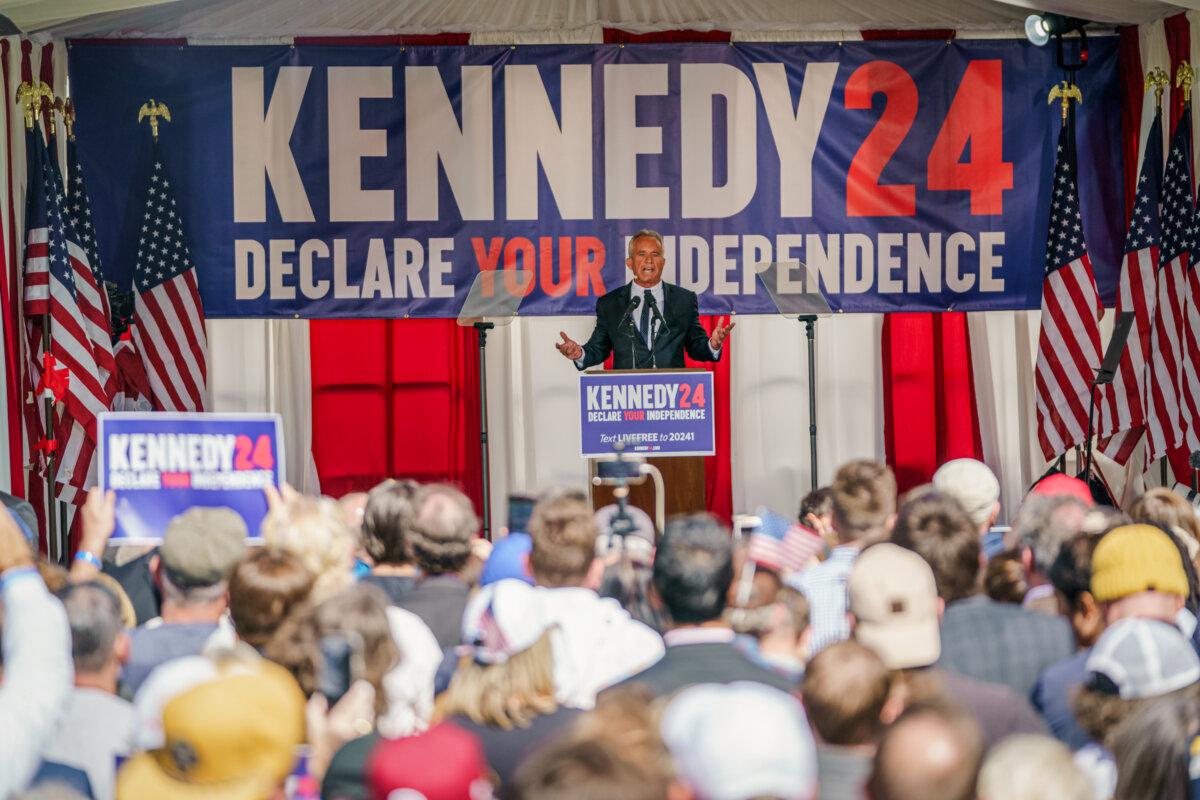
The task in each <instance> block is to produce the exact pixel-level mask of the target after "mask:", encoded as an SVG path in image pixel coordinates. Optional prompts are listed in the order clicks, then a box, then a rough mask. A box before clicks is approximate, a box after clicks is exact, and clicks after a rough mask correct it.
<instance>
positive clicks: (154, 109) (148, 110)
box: [138, 97, 171, 142]
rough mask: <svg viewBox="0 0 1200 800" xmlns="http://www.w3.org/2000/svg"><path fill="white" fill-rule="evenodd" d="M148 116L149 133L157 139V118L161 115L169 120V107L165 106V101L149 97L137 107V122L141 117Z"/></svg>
mask: <svg viewBox="0 0 1200 800" xmlns="http://www.w3.org/2000/svg"><path fill="white" fill-rule="evenodd" d="M147 117H149V118H150V135H151V136H153V137H154V141H156V142H157V141H158V118H159V117H162V118H163V119H164V120H166V121H167V122H170V121H171V109H169V108H167V104H166V103H158V102H155V100H154V98H153V97H151V98H150V99H149V100H147V101H146V102H145V103H142V107H141V108H140V109H138V122H139V123H140V122H141V121H142V120H143V119H146V118H147Z"/></svg>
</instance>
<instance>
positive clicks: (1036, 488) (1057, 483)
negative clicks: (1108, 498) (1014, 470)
mask: <svg viewBox="0 0 1200 800" xmlns="http://www.w3.org/2000/svg"><path fill="white" fill-rule="evenodd" d="M1030 493H1031V494H1037V495H1041V496H1043V497H1058V496H1059V495H1066V496H1067V497H1074V498H1075V499H1076V500H1079V501H1081V502H1083V503H1085V504H1086V505H1087V506H1088V507H1089V508H1090V507H1091V506H1094V505H1095V504H1096V501H1095V500H1093V499H1092V490H1091V489H1089V488H1088V485H1087V484H1086V483H1084V482H1083V481H1081V480H1079V478H1072V477H1071V476H1070V475H1067V474H1064V473H1062V472H1056V473H1054V474H1053V475H1047V476H1046V477H1045V478H1042V479H1041V480H1040V481H1038V482H1037V483H1035V484H1034V485H1033V489H1031V490H1030Z"/></svg>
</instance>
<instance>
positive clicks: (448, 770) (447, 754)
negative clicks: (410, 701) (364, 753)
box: [366, 722, 492, 800]
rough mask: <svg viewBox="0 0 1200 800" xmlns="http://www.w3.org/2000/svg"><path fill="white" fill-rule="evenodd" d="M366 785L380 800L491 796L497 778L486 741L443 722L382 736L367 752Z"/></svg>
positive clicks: (470, 799)
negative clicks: (489, 762)
mask: <svg viewBox="0 0 1200 800" xmlns="http://www.w3.org/2000/svg"><path fill="white" fill-rule="evenodd" d="M366 777H367V785H368V786H369V787H370V796H371V797H372V798H376V799H377V800H389V799H390V800H395V798H402V799H404V800H407V798H414V799H415V798H422V799H423V800H489V798H491V797H492V784H491V781H490V780H488V766H487V762H486V761H485V760H484V757H483V745H481V744H480V743H479V739H478V738H476V737H475V736H474V735H473V734H471V733H468V732H467V731H465V730H463V729H462V728H460V727H458V726H456V725H454V724H452V723H449V722H442V723H440V724H438V725H435V726H433V727H432V728H430V729H429V730H427V731H425V732H424V733H419V734H417V735H416V736H405V737H402V738H400V739H383V740H380V742H379V743H378V744H377V745H376V746H375V749H374V750H372V751H371V755H370V756H369V757H368V758H367V768H366Z"/></svg>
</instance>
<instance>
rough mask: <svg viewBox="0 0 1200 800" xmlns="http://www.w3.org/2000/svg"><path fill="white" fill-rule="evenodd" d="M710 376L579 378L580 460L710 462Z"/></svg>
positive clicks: (623, 373)
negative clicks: (621, 451)
mask: <svg viewBox="0 0 1200 800" xmlns="http://www.w3.org/2000/svg"><path fill="white" fill-rule="evenodd" d="M712 397H713V376H712V373H711V372H708V371H706V370H619V371H606V372H594V373H584V374H583V375H581V376H580V378H579V410H580V425H579V429H580V432H581V434H582V435H581V440H582V443H581V452H582V454H583V456H584V458H595V457H598V456H606V455H612V452H613V445H614V444H616V443H617V442H624V443H625V452H627V453H639V454H645V455H652V456H711V455H713V453H714V452H715V451H716V446H715V442H716V439H715V436H714V433H713V407H712Z"/></svg>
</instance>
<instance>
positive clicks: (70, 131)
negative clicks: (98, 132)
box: [62, 97, 75, 141]
mask: <svg viewBox="0 0 1200 800" xmlns="http://www.w3.org/2000/svg"><path fill="white" fill-rule="evenodd" d="M62 115H63V127H64V128H66V129H67V138H68V139H70V140H71V141H75V103H74V102H72V101H71V98H69V97H68V98H67V99H66V100H64V101H63V104H62Z"/></svg>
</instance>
